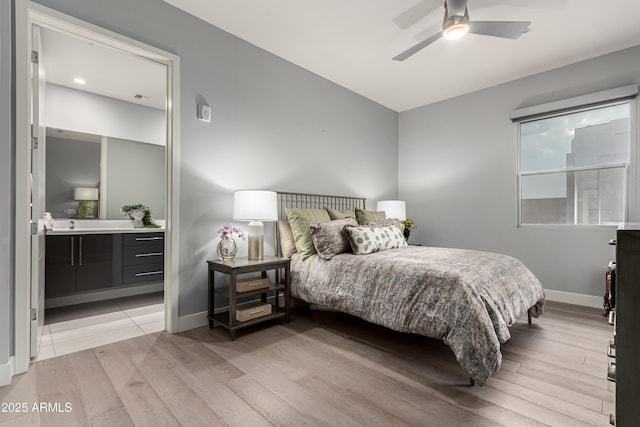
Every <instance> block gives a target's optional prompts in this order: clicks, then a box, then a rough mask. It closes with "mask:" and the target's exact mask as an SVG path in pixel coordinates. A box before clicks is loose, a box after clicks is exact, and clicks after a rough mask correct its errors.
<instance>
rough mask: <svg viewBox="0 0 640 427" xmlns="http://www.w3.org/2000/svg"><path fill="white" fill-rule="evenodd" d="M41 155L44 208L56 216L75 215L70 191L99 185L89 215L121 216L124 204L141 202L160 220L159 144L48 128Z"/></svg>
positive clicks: (161, 175) (162, 211)
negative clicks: (44, 154)
mask: <svg viewBox="0 0 640 427" xmlns="http://www.w3.org/2000/svg"><path fill="white" fill-rule="evenodd" d="M46 158H47V162H46V200H45V207H46V210H47V212H51V215H52V216H53V217H54V218H55V219H62V218H78V217H80V212H79V208H80V207H81V205H82V203H83V202H82V201H80V200H75V199H74V193H75V194H76V195H77V194H82V193H86V191H78V190H77V189H87V188H98V189H99V191H98V194H99V196H98V199H99V200H97V201H96V202H95V204H96V208H94V209H93V212H92V216H93V217H94V218H99V219H112V220H118V219H124V217H123V215H122V214H121V213H120V208H121V207H122V206H123V205H131V204H138V203H142V204H144V205H146V206H149V208H151V212H152V214H153V219H156V220H164V218H165V187H164V183H165V177H164V174H165V146H164V145H156V144H150V143H145V142H140V141H131V140H126V139H120V138H113V137H109V136H102V135H92V134H87V133H82V132H75V131H70V130H66V129H54V128H47V140H46ZM76 198H77V196H76ZM86 212H87V211H86V210H85V211H83V212H82V213H85V214H86ZM89 212H90V213H91V211H89Z"/></svg>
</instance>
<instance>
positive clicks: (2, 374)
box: [0, 356, 13, 387]
mask: <svg viewBox="0 0 640 427" xmlns="http://www.w3.org/2000/svg"><path fill="white" fill-rule="evenodd" d="M12 375H13V356H11V357H10V358H9V361H8V362H7V363H5V364H3V365H0V387H2V386H5V385H8V384H11V377H12Z"/></svg>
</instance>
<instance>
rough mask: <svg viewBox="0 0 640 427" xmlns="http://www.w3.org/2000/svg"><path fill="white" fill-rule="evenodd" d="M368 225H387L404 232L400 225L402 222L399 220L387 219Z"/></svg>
mask: <svg viewBox="0 0 640 427" xmlns="http://www.w3.org/2000/svg"><path fill="white" fill-rule="evenodd" d="M367 225H368V226H370V227H384V226H386V225H395V226H396V227H398V228H399V229H400V231H402V224H401V223H400V220H399V219H398V218H387V219H385V220H383V221H371V222H369V223H367Z"/></svg>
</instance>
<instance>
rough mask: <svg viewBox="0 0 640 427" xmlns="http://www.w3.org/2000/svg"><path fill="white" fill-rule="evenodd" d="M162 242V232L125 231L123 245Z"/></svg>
mask: <svg viewBox="0 0 640 427" xmlns="http://www.w3.org/2000/svg"><path fill="white" fill-rule="evenodd" d="M157 243H163V244H164V232H162V231H160V232H157V233H126V234H125V235H124V245H125V246H135V245H154V244H157Z"/></svg>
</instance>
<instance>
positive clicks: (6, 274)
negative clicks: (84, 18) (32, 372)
mask: <svg viewBox="0 0 640 427" xmlns="http://www.w3.org/2000/svg"><path fill="white" fill-rule="evenodd" d="M11 15H12V8H11V1H10V0H0V200H2V201H3V202H2V203H0V366H2V365H5V364H7V362H8V361H9V354H11V353H12V352H13V303H12V302H13V289H12V286H11V284H12V283H13V253H12V251H11V247H12V246H13V226H12V224H13V221H12V218H13V211H14V197H13V194H14V191H13V188H14V185H13V173H12V172H13V160H12V159H13V157H14V151H13V144H12V141H13V111H12V108H11V105H12V104H11V102H12V89H11V86H12V85H11V82H12V67H11Z"/></svg>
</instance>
